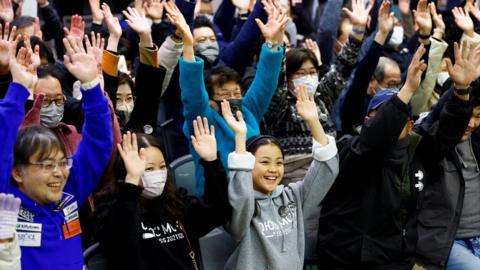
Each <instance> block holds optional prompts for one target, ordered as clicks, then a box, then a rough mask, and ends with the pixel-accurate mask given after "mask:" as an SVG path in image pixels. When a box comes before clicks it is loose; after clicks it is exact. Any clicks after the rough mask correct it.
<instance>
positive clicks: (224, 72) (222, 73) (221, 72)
mask: <svg viewBox="0 0 480 270" xmlns="http://www.w3.org/2000/svg"><path fill="white" fill-rule="evenodd" d="M228 82H235V83H236V84H238V85H239V86H241V83H242V77H240V74H238V72H237V71H235V70H234V69H232V68H230V67H227V66H217V67H214V68H212V69H210V70H208V71H206V72H205V88H206V89H207V92H208V98H210V99H212V97H213V94H214V93H213V88H214V87H215V86H222V85H224V84H225V83H228Z"/></svg>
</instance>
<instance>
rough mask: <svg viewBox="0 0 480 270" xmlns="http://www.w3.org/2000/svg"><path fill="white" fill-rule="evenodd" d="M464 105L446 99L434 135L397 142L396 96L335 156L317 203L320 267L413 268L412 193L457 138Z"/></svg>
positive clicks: (402, 118)
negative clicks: (331, 178) (335, 168)
mask: <svg viewBox="0 0 480 270" xmlns="http://www.w3.org/2000/svg"><path fill="white" fill-rule="evenodd" d="M470 114H471V107H470V106H469V103H468V101H464V100H461V99H459V98H458V97H456V96H455V97H454V98H452V99H451V100H450V101H449V102H448V104H447V105H446V106H445V109H444V111H443V112H442V115H441V117H440V122H439V129H438V131H437V132H436V133H434V134H427V133H420V134H416V133H414V134H412V135H410V136H408V137H407V138H405V139H402V140H399V139H398V138H399V135H400V133H401V131H402V130H403V128H404V126H405V124H406V123H407V119H408V106H407V105H406V104H405V103H403V102H402V101H401V100H400V99H399V98H398V97H397V96H393V97H392V98H391V99H390V100H389V101H387V102H386V103H385V104H384V105H382V106H381V107H380V109H379V110H378V112H377V113H376V115H375V117H373V118H372V119H370V120H369V121H367V122H366V123H365V124H364V125H363V127H362V130H361V134H360V135H359V136H355V137H352V138H351V139H350V140H349V141H348V142H347V143H346V145H345V146H344V147H343V149H342V150H341V151H340V174H339V175H338V178H337V180H336V181H335V183H334V184H333V186H332V188H331V189H330V191H329V193H328V194H327V196H326V197H325V200H324V202H323V206H322V210H321V214H320V219H319V230H318V254H319V263H320V267H321V269H389V270H390V269H411V268H412V266H413V258H414V253H415V245H416V242H417V229H416V225H417V221H416V219H417V209H418V201H417V198H418V194H419V192H420V191H421V190H423V187H424V185H425V183H428V182H429V179H430V178H434V177H436V172H437V171H438V170H437V169H438V167H437V166H438V163H439V162H440V160H441V159H442V158H443V157H444V156H445V154H446V153H448V151H450V150H451V149H453V148H454V147H455V145H456V144H457V143H458V141H459V140H460V138H461V136H462V134H463V132H464V130H465V128H466V126H467V123H468V120H469V115H470Z"/></svg>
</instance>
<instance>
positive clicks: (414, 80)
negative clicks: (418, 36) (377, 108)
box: [398, 45, 427, 104]
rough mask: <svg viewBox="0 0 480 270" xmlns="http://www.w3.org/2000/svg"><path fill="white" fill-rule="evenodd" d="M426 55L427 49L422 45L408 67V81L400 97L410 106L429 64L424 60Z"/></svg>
mask: <svg viewBox="0 0 480 270" xmlns="http://www.w3.org/2000/svg"><path fill="white" fill-rule="evenodd" d="M424 53H425V47H424V46H423V45H420V47H418V49H417V51H416V52H415V54H414V55H413V57H412V61H411V62H410V65H409V66H408V71H407V79H406V81H405V84H404V85H403V87H402V89H401V90H400V92H399V93H398V97H399V98H400V99H401V100H402V101H403V102H404V103H405V104H408V103H409V102H410V99H411V98H412V96H413V94H415V92H416V91H417V90H418V87H419V86H420V82H421V80H422V74H423V72H424V71H425V70H426V69H427V64H425V61H423V60H422V56H423V54H424Z"/></svg>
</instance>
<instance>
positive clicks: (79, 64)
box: [63, 37, 113, 204]
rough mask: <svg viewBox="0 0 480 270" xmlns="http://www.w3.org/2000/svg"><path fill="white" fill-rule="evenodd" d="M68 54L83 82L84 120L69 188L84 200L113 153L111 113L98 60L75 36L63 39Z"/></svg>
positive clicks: (67, 63)
mask: <svg viewBox="0 0 480 270" xmlns="http://www.w3.org/2000/svg"><path fill="white" fill-rule="evenodd" d="M63 43H64V45H65V48H66V49H67V54H66V55H65V56H64V64H65V67H66V68H67V69H68V71H69V72H70V73H71V74H72V75H73V76H75V77H76V78H77V79H78V80H79V81H80V83H81V87H82V96H83V111H84V113H85V122H84V125H83V129H82V140H81V142H80V144H79V146H78V149H77V152H76V153H75V154H74V156H73V166H72V169H71V172H70V179H69V181H68V182H67V188H68V189H67V190H69V191H71V192H74V193H75V195H76V196H77V198H78V201H79V203H80V204H83V203H84V202H85V200H86V199H87V197H88V196H89V195H90V193H91V192H92V191H93V190H94V189H95V187H96V186H97V184H98V182H99V180H100V177H101V176H102V174H103V171H104V169H105V167H106V165H107V163H108V161H109V159H110V156H111V153H112V144H113V134H112V121H111V117H110V116H111V113H110V110H109V108H108V103H107V100H106V98H105V96H104V95H103V92H102V89H101V87H100V79H99V77H98V70H97V61H96V60H95V57H94V56H93V55H91V54H87V53H86V52H85V50H84V49H83V46H82V43H81V42H78V41H76V40H75V39H74V38H72V37H71V38H69V39H64V41H63Z"/></svg>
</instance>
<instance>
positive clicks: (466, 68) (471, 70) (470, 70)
mask: <svg viewBox="0 0 480 270" xmlns="http://www.w3.org/2000/svg"><path fill="white" fill-rule="evenodd" d="M479 51H480V47H478V46H477V47H475V48H472V46H471V44H470V42H468V41H466V40H465V41H464V42H463V43H462V48H461V49H460V48H459V46H458V43H456V42H455V44H453V52H454V55H455V65H452V61H451V60H450V59H448V58H447V59H446V64H447V70H448V74H449V75H450V78H451V79H452V80H453V82H454V84H455V88H457V89H466V88H468V87H469V86H470V84H471V83H472V82H473V81H474V80H475V79H476V78H477V77H478V76H477V68H478V66H479V65H480V63H479V61H478V54H479Z"/></svg>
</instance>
